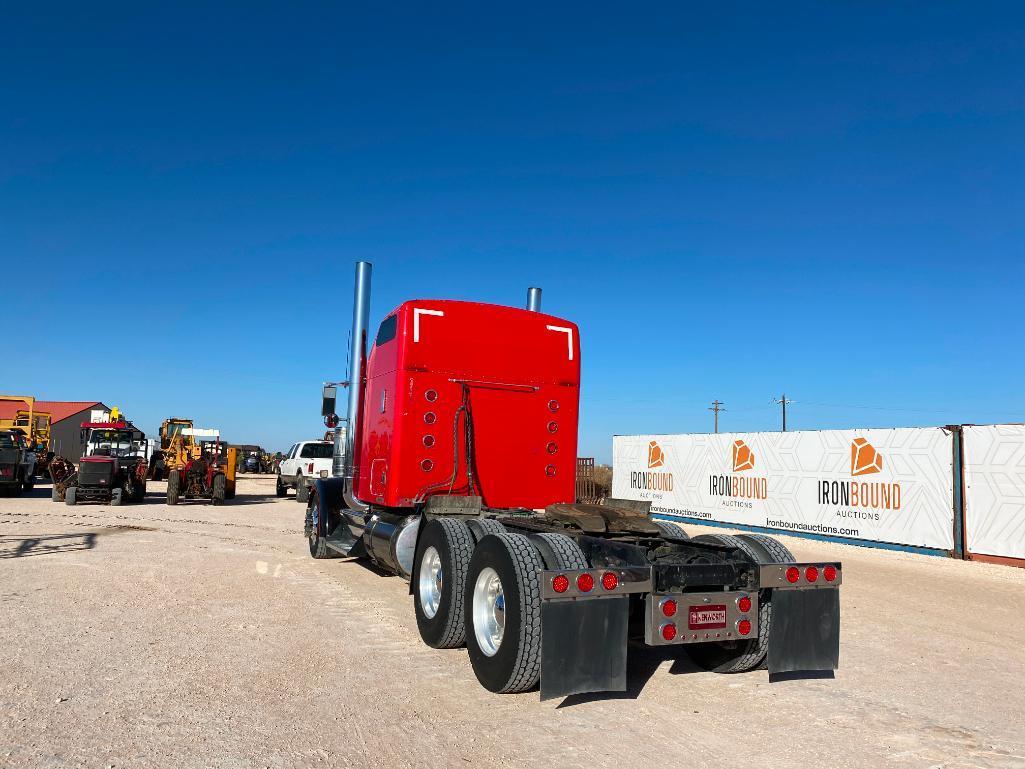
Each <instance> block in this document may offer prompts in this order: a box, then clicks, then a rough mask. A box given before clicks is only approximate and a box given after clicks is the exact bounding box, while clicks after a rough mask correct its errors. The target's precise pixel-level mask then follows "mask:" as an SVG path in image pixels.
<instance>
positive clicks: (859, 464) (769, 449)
mask: <svg viewBox="0 0 1025 769" xmlns="http://www.w3.org/2000/svg"><path fill="white" fill-rule="evenodd" d="M612 457H613V459H612V462H613V475H612V496H613V497H617V498H620V499H636V500H651V512H652V513H654V514H661V515H668V516H682V517H687V518H704V519H706V520H710V521H718V522H721V523H738V524H743V525H748V526H762V527H766V528H771V529H781V530H789V531H795V532H809V533H815V534H824V535H827V536H836V537H849V538H853V539H864V540H872V541H877V542H889V543H894V544H901V545H914V546H918V547H930V548H938V549H943V550H951V549H953V547H954V534H953V529H954V514H953V509H952V499H953V489H952V484H953V477H952V463H953V440H952V437H951V435H950V433H949V432H948V431H946V430H943V429H942V428H906V429H904V428H902V429H895V430H823V431H805V432H789V433H720V434H717V435H707V434H706V435H617V436H615V437H614V438H613V439H612Z"/></svg>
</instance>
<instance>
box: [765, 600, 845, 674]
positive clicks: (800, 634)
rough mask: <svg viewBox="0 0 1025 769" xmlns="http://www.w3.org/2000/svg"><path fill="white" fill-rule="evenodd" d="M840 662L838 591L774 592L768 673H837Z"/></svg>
mask: <svg viewBox="0 0 1025 769" xmlns="http://www.w3.org/2000/svg"><path fill="white" fill-rule="evenodd" d="M839 661H840V591H839V590H838V589H836V588H811V589H807V590H800V589H796V590H794V589H791V590H774V591H773V592H772V627H771V628H770V629H769V656H768V667H769V673H770V674H772V673H791V672H794V671H798V670H808V671H811V670H836V668H837V664H838V663H839Z"/></svg>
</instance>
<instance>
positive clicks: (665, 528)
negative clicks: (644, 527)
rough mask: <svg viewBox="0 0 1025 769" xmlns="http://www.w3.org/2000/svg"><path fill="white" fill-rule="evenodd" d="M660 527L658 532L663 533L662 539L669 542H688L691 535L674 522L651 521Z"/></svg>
mask: <svg viewBox="0 0 1025 769" xmlns="http://www.w3.org/2000/svg"><path fill="white" fill-rule="evenodd" d="M651 522H652V523H653V524H655V525H656V526H657V527H658V530H659V531H660V532H662V537H663V538H664V539H668V540H688V539H690V535H689V534H687V532H686V531H684V529H683V527H682V526H681V525H680V524H678V523H675V522H673V521H656V520H654V519H653V520H652V521H651Z"/></svg>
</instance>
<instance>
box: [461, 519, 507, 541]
mask: <svg viewBox="0 0 1025 769" xmlns="http://www.w3.org/2000/svg"><path fill="white" fill-rule="evenodd" d="M466 525H467V526H469V527H470V533H471V534H472V535H473V541H474V544H476V543H477V542H480V541H481V540H482V539H484V537H486V536H487V535H488V534H505V526H503V525H502V524H500V523H499V522H498V521H496V520H495V519H494V518H471V519H470V520H468V521H467V522H466Z"/></svg>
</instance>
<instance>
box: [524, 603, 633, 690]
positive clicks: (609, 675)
mask: <svg viewBox="0 0 1025 769" xmlns="http://www.w3.org/2000/svg"><path fill="white" fill-rule="evenodd" d="M629 601H630V599H629V598H628V597H627V596H623V597H622V598H600V599H591V600H586V599H585V600H579V601H544V602H543V603H542V604H541V699H542V700H550V699H553V698H555V697H565V696H566V695H568V694H584V693H586V692H610V691H611V692H624V691H626V634H627V624H628V620H629V608H630V606H629Z"/></svg>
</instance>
